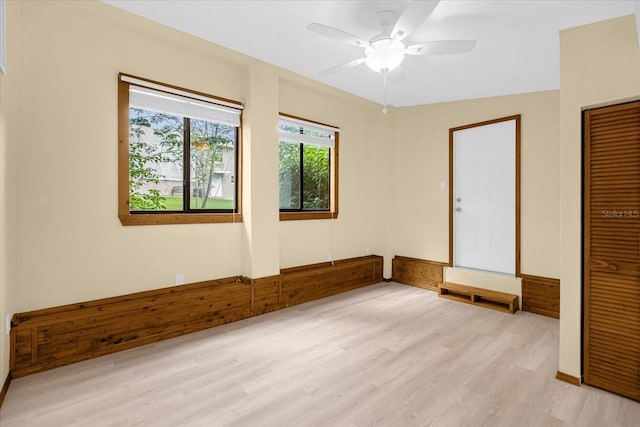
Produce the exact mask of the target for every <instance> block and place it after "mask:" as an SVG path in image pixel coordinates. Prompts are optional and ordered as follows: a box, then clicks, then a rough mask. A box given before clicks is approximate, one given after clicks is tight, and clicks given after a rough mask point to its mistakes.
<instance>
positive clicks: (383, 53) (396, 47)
mask: <svg viewBox="0 0 640 427" xmlns="http://www.w3.org/2000/svg"><path fill="white" fill-rule="evenodd" d="M404 50H405V46H404V43H402V42H401V41H399V40H394V39H391V38H383V39H379V40H375V41H373V42H371V44H370V45H369V47H368V48H367V49H366V50H365V51H364V53H365V55H366V59H365V64H366V65H367V67H369V68H370V69H371V70H373V71H375V72H378V73H388V72H389V71H392V70H394V69H395V68H397V67H398V66H399V65H400V64H402V61H404Z"/></svg>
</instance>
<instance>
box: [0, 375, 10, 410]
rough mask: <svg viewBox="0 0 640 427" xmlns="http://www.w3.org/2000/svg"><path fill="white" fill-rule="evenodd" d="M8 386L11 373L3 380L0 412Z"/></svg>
mask: <svg viewBox="0 0 640 427" xmlns="http://www.w3.org/2000/svg"><path fill="white" fill-rule="evenodd" d="M9 384H11V373H8V374H7V379H6V380H4V384H3V385H2V391H0V410H2V404H3V403H4V398H5V396H6V395H7V391H9Z"/></svg>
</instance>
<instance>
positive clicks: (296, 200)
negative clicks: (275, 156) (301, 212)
mask: <svg viewBox="0 0 640 427" xmlns="http://www.w3.org/2000/svg"><path fill="white" fill-rule="evenodd" d="M280 209H300V144H297V143H291V142H284V141H281V142H280Z"/></svg>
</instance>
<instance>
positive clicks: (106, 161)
mask: <svg viewBox="0 0 640 427" xmlns="http://www.w3.org/2000/svg"><path fill="white" fill-rule="evenodd" d="M7 9H8V26H7V28H8V70H9V72H8V74H7V76H3V77H0V168H1V169H0V218H1V220H0V237H1V242H2V243H1V245H0V298H1V299H0V314H1V315H2V321H3V322H4V317H5V315H6V314H9V313H15V312H21V311H26V310H31V309H37V308H43V307H50V306H55V305H59V304H65V303H71V302H77V301H82V300H88V299H94V298H100V297H107V296H114V295H118V294H125V293H130V292H135V291H140V290H146V289H153V288H159V287H163V286H169V285H171V284H173V282H174V277H175V276H174V275H175V274H176V273H184V274H185V279H186V281H187V282H194V281H198V280H206V279H212V278H220V277H226V276H232V275H238V274H244V275H247V276H250V277H263V276H268V275H271V274H276V273H277V272H278V269H279V268H282V267H290V266H296V265H302V264H309V263H314V262H322V261H325V260H326V257H327V253H328V252H332V253H333V257H334V259H341V258H348V257H354V256H359V255H364V254H365V251H366V248H367V247H369V248H370V250H371V252H372V253H378V254H381V255H384V256H385V277H388V276H390V273H391V271H390V263H391V256H392V255H396V254H397V255H404V256H412V257H418V258H425V259H431V260H435V261H447V259H448V188H447V189H445V190H444V191H442V190H440V182H442V181H444V182H446V183H447V186H448V129H449V128H451V127H455V126H460V125H465V124H469V123H474V122H480V121H484V120H489V119H494V118H498V117H503V116H508V115H512V114H521V115H522V272H523V273H528V274H534V275H541V276H548V277H555V278H558V277H560V278H561V279H562V306H561V311H562V319H561V322H560V333H561V343H560V370H561V371H563V372H565V373H568V374H570V375H575V376H579V374H580V359H579V356H580V315H581V313H580V304H581V303H580V224H579V220H580V146H581V145H580V144H581V142H580V109H581V107H584V106H587V105H592V104H596V103H601V102H611V101H615V100H619V99H624V98H629V97H634V96H637V95H640V78H638V76H640V73H639V71H640V70H639V68H640V59H639V58H638V46H637V40H636V35H635V23H634V22H633V17H628V18H622V19H618V20H613V21H607V22H604V23H599V24H594V25H590V26H585V27H581V28H577V29H572V30H567V31H565V32H563V33H562V37H561V41H562V89H561V90H560V91H549V92H541V93H532V94H522V95H513V96H505V97H497V98H489V99H479V100H472V101H461V102H451V103H443V104H437V105H425V106H418V107H410V108H400V109H393V108H391V109H390V111H389V113H388V114H387V115H386V116H383V115H382V114H381V112H380V106H378V105H375V104H373V103H370V102H367V101H364V100H362V99H360V98H357V97H354V96H351V95H348V94H345V93H343V92H340V91H337V90H334V89H331V88H328V87H326V86H324V85H321V84H319V83H317V82H313V81H310V80H308V79H306V78H302V77H300V76H297V75H295V74H292V73H289V72H286V71H283V70H280V69H278V68H276V67H272V66H270V65H267V64H264V63H260V62H259V61H255V60H252V59H250V58H248V57H245V56H243V55H240V54H236V53H233V52H231V51H228V50H226V49H224V48H221V47H218V46H216V45H213V44H210V43H206V42H204V41H202V40H199V39H196V38H193V37H190V36H187V35H184V34H182V33H179V32H177V31H174V30H171V29H168V28H166V27H163V26H160V25H158V24H154V23H151V22H148V21H146V20H143V19H141V18H139V17H136V16H133V15H129V14H127V13H124V12H122V11H120V10H117V9H115V8H111V7H109V6H107V5H104V4H101V3H93V2H65V3H63V2H8V5H7ZM121 71H122V72H127V73H131V74H135V75H140V76H144V77H148V78H152V79H156V80H160V81H163V82H167V83H172V84H175V85H179V86H184V87H188V88H191V89H195V90H200V91H203V92H208V93H212V94H215V95H218V96H222V97H226V98H231V99H236V100H239V101H243V102H245V103H246V106H247V109H246V111H245V116H244V120H245V122H244V123H245V143H246V147H245V148H246V152H245V170H244V175H243V178H244V181H245V182H244V195H243V196H244V197H243V201H244V204H245V206H244V207H245V217H246V219H245V222H244V223H242V224H213V225H203V224H200V225H181V226H145V227H123V226H121V225H120V223H119V221H118V219H117V205H116V202H117V199H116V197H117V194H116V183H117V176H116V163H117V150H116V141H117V136H116V76H117V73H118V72H121ZM279 111H281V112H286V113H291V114H296V115H299V116H302V117H306V118H309V119H312V120H317V121H321V122H326V123H330V124H333V125H336V126H339V127H340V128H341V134H340V136H341V139H340V216H339V218H338V219H337V220H335V221H291V222H282V223H280V222H279V221H278V218H277V203H278V194H277V161H278V160H277V143H276V142H275V141H276V137H275V133H276V126H275V124H276V123H277V115H278V112H279ZM561 212H562V215H561ZM302 236H304V238H303V237H302ZM0 352H1V355H0V357H1V358H0V379H4V378H5V377H6V373H7V365H8V356H7V354H8V339H7V336H6V335H5V334H4V331H3V332H2V333H0Z"/></svg>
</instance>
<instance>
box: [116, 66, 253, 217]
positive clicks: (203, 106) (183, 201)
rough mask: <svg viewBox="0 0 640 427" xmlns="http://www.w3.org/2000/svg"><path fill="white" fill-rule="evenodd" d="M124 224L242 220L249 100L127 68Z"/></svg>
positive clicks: (122, 116)
mask: <svg viewBox="0 0 640 427" xmlns="http://www.w3.org/2000/svg"><path fill="white" fill-rule="evenodd" d="M118 108H119V124H118V133H119V141H120V143H119V172H118V179H119V189H118V192H119V196H118V198H119V206H118V216H119V217H120V221H121V222H122V224H123V225H143V224H185V223H202V222H239V221H242V217H241V215H240V212H241V210H240V185H239V175H240V162H239V159H240V143H239V141H240V138H239V135H240V116H241V112H242V105H241V104H239V103H235V102H232V101H227V100H222V99H218V98H215V97H212V96H210V95H205V94H202V93H198V92H193V91H189V90H186V89H181V88H177V87H173V86H168V85H163V84H160V83H157V82H153V81H150V80H147V79H142V78H138V77H133V76H129V75H126V74H120V76H119V80H118Z"/></svg>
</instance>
